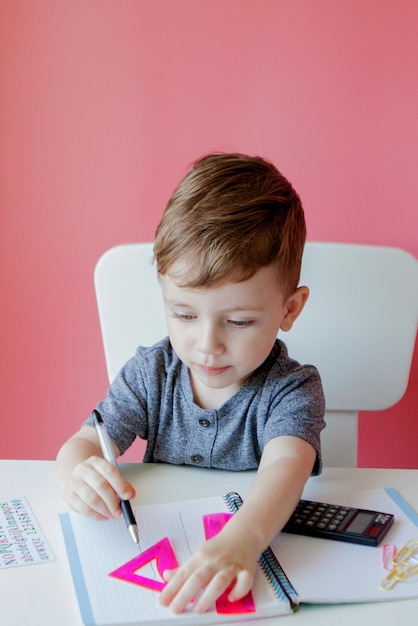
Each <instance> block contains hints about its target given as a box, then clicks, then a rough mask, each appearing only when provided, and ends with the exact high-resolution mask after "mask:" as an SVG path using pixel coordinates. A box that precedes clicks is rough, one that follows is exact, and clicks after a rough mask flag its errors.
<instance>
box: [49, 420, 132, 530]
mask: <svg viewBox="0 0 418 626" xmlns="http://www.w3.org/2000/svg"><path fill="white" fill-rule="evenodd" d="M118 455H119V451H118V450H117V448H116V447H115V456H118ZM57 482H58V487H59V490H60V492H61V495H62V497H63V498H64V500H65V501H66V502H67V504H69V505H70V506H71V508H73V509H74V510H75V511H78V512H79V513H83V514H84V515H88V516H89V517H91V518H92V519H97V520H104V519H109V518H112V517H118V516H119V515H120V514H121V513H122V511H121V508H120V504H119V499H120V498H122V499H123V500H130V499H132V498H134V497H135V489H134V488H133V486H132V485H131V484H130V483H128V482H127V481H126V480H125V479H124V478H123V476H121V475H120V472H119V471H118V470H117V469H116V468H115V467H114V466H113V465H112V464H111V463H109V462H108V461H106V460H105V459H104V458H103V457H102V455H101V448H100V443H99V441H98V438H97V433H96V431H95V429H94V428H91V427H89V426H85V427H83V428H82V429H81V430H80V431H78V432H77V433H76V434H75V435H73V436H72V437H70V439H68V440H67V441H66V442H65V443H64V445H63V446H62V448H61V450H60V451H59V452H58V456H57Z"/></svg>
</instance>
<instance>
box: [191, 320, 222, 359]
mask: <svg viewBox="0 0 418 626" xmlns="http://www.w3.org/2000/svg"><path fill="white" fill-rule="evenodd" d="M197 349H198V350H199V351H200V352H203V353H204V354H222V353H223V352H224V345H223V342H222V337H221V333H220V332H219V329H218V328H217V327H216V326H215V325H213V324H205V325H204V327H203V328H202V329H201V332H200V334H199V338H198V341H197Z"/></svg>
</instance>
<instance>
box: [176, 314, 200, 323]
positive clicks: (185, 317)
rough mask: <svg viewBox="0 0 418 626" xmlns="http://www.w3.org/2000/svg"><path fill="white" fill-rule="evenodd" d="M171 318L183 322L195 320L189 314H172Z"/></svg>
mask: <svg viewBox="0 0 418 626" xmlns="http://www.w3.org/2000/svg"><path fill="white" fill-rule="evenodd" d="M172 317H174V318H175V319H178V320H183V321H184V322H189V321H190V320H192V319H194V318H195V315H192V314H191V313H177V312H173V314H172Z"/></svg>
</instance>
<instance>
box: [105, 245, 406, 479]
mask: <svg viewBox="0 0 418 626" xmlns="http://www.w3.org/2000/svg"><path fill="white" fill-rule="evenodd" d="M151 259H152V243H134V244H124V245H120V246H116V247H114V248H111V249H110V250H108V251H107V252H105V253H104V255H103V256H102V257H101V258H100V259H99V261H98V263H97V266H96V270H95V288H96V295H97V301H98V310H99V319H100V325H101V330H102V336H103V343H104V351H105V359H106V364H107V371H108V376H109V380H110V381H112V380H113V378H114V377H115V376H116V374H117V372H118V371H119V369H120V367H121V366H122V365H123V364H124V363H125V362H126V361H127V360H128V359H129V358H130V357H131V356H132V355H133V354H134V351H135V349H136V347H137V346H138V345H145V346H147V345H152V344H153V343H155V342H157V341H158V340H159V339H161V338H162V337H163V336H165V334H166V332H167V331H166V323H165V317H164V309H163V303H162V297H161V291H160V287H159V284H158V281H157V277H156V271H155V267H154V266H153V265H152V263H151ZM300 284H301V285H302V284H303V285H307V286H308V287H309V288H310V297H309V300H308V302H307V304H306V306H305V309H304V311H303V312H302V314H301V316H300V318H299V319H298V320H297V321H296V323H295V325H294V327H293V329H292V330H291V331H290V332H288V333H280V338H281V339H283V340H284V341H285V343H286V344H287V346H288V348H289V353H290V355H291V356H293V357H294V358H296V359H297V360H299V361H300V362H303V363H313V364H314V365H316V366H317V368H318V370H319V372H320V374H321V377H322V381H323V385H324V391H325V398H326V405H327V415H326V420H327V428H326V429H325V431H324V435H323V456H324V464H325V465H328V466H332V465H337V466H341V467H343V466H355V465H356V459H357V414H358V411H361V410H362V411H374V410H382V409H385V408H388V407H390V406H393V405H394V404H395V403H396V402H397V401H398V400H399V399H400V398H401V397H402V395H403V394H404V392H405V390H406V387H407V384H408V378H409V371H410V367H411V361H412V355H413V350H414V343H415V337H416V332H417V321H418V261H417V260H416V259H415V257H413V256H412V255H410V254H408V253H407V252H405V251H403V250H400V249H397V248H388V247H379V246H365V245H353V244H334V243H316V242H308V243H307V244H306V247H305V252H304V256H303V263H302V275H301V281H300Z"/></svg>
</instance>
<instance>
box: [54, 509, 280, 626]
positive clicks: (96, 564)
mask: <svg viewBox="0 0 418 626" xmlns="http://www.w3.org/2000/svg"><path fill="white" fill-rule="evenodd" d="M227 511H228V507H227V504H226V502H225V501H224V499H223V498H222V497H217V498H206V499H203V500H193V501H187V502H177V503H176V502H174V503H167V504H160V505H158V504H157V505H145V506H141V507H136V509H135V515H136V519H137V522H138V527H139V533H140V542H141V545H140V548H141V550H146V549H148V548H149V547H150V546H152V545H154V544H155V543H157V542H158V541H160V540H161V539H162V538H164V537H168V538H169V539H170V542H171V544H172V547H173V549H174V552H175V554H176V556H177V559H178V562H179V563H180V564H182V563H184V562H185V561H186V560H187V559H188V558H189V557H190V556H191V554H192V553H193V552H194V551H195V550H196V549H197V548H198V547H199V546H200V545H201V544H202V543H203V542H204V540H205V539H204V529H203V523H202V515H204V514H207V513H218V512H227ZM60 518H61V525H62V529H63V533H64V537H65V541H66V547H67V552H68V558H69V561H70V565H71V571H72V575H73V579H74V584H75V588H76V591H77V597H78V601H79V605H80V612H81V615H82V619H83V623H84V624H88V625H90V624H97V625H103V626H105V625H106V626H110V625H114V624H115V625H120V624H137V623H140V624H141V625H142V626H144V625H146V624H152V625H153V626H158V625H160V624H161V625H162V624H166V623H167V622H168V621H176V622H177V623H180V624H181V623H184V624H190V625H192V624H205V623H208V624H213V623H214V622H221V623H225V622H227V621H238V622H243V621H244V620H248V619H251V618H253V619H255V618H259V617H262V616H267V615H279V614H281V613H288V612H289V611H290V609H289V607H288V605H287V604H286V603H283V602H281V601H280V600H279V599H278V598H277V596H276V595H275V594H274V592H273V590H272V588H271V586H270V584H269V582H268V581H267V579H266V577H265V575H264V574H263V572H262V571H261V569H260V570H259V571H258V572H257V579H256V584H255V586H254V588H253V597H254V601H255V605H256V613H253V614H246V615H243V614H241V615H236V614H235V615H218V614H217V613H216V611H215V610H213V611H211V612H210V613H208V614H205V615H203V616H202V615H200V616H196V615H195V614H193V613H192V612H190V611H188V612H187V613H185V614H182V615H180V616H176V615H173V614H172V613H171V612H170V610H169V609H167V608H164V607H161V606H160V605H159V602H158V599H159V593H158V592H154V591H151V590H150V589H145V588H142V587H140V586H138V585H134V584H131V583H128V582H126V581H123V580H118V579H114V578H111V577H109V576H108V574H109V573H110V572H112V571H113V570H115V569H116V568H118V567H120V566H121V565H123V564H124V563H126V562H127V561H129V560H131V559H133V558H134V557H135V556H137V555H138V548H137V547H136V546H135V544H134V543H133V542H132V539H131V537H130V535H129V533H128V531H127V529H126V526H125V523H124V520H123V518H118V519H116V520H110V521H107V522H96V521H93V520H90V519H88V518H86V517H84V516H82V515H79V514H77V513H69V514H62V515H61V516H60ZM141 575H145V576H148V577H150V578H156V579H157V580H160V577H159V575H158V572H157V571H156V568H155V567H154V565H153V564H149V565H148V566H146V569H144V568H142V569H141Z"/></svg>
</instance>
